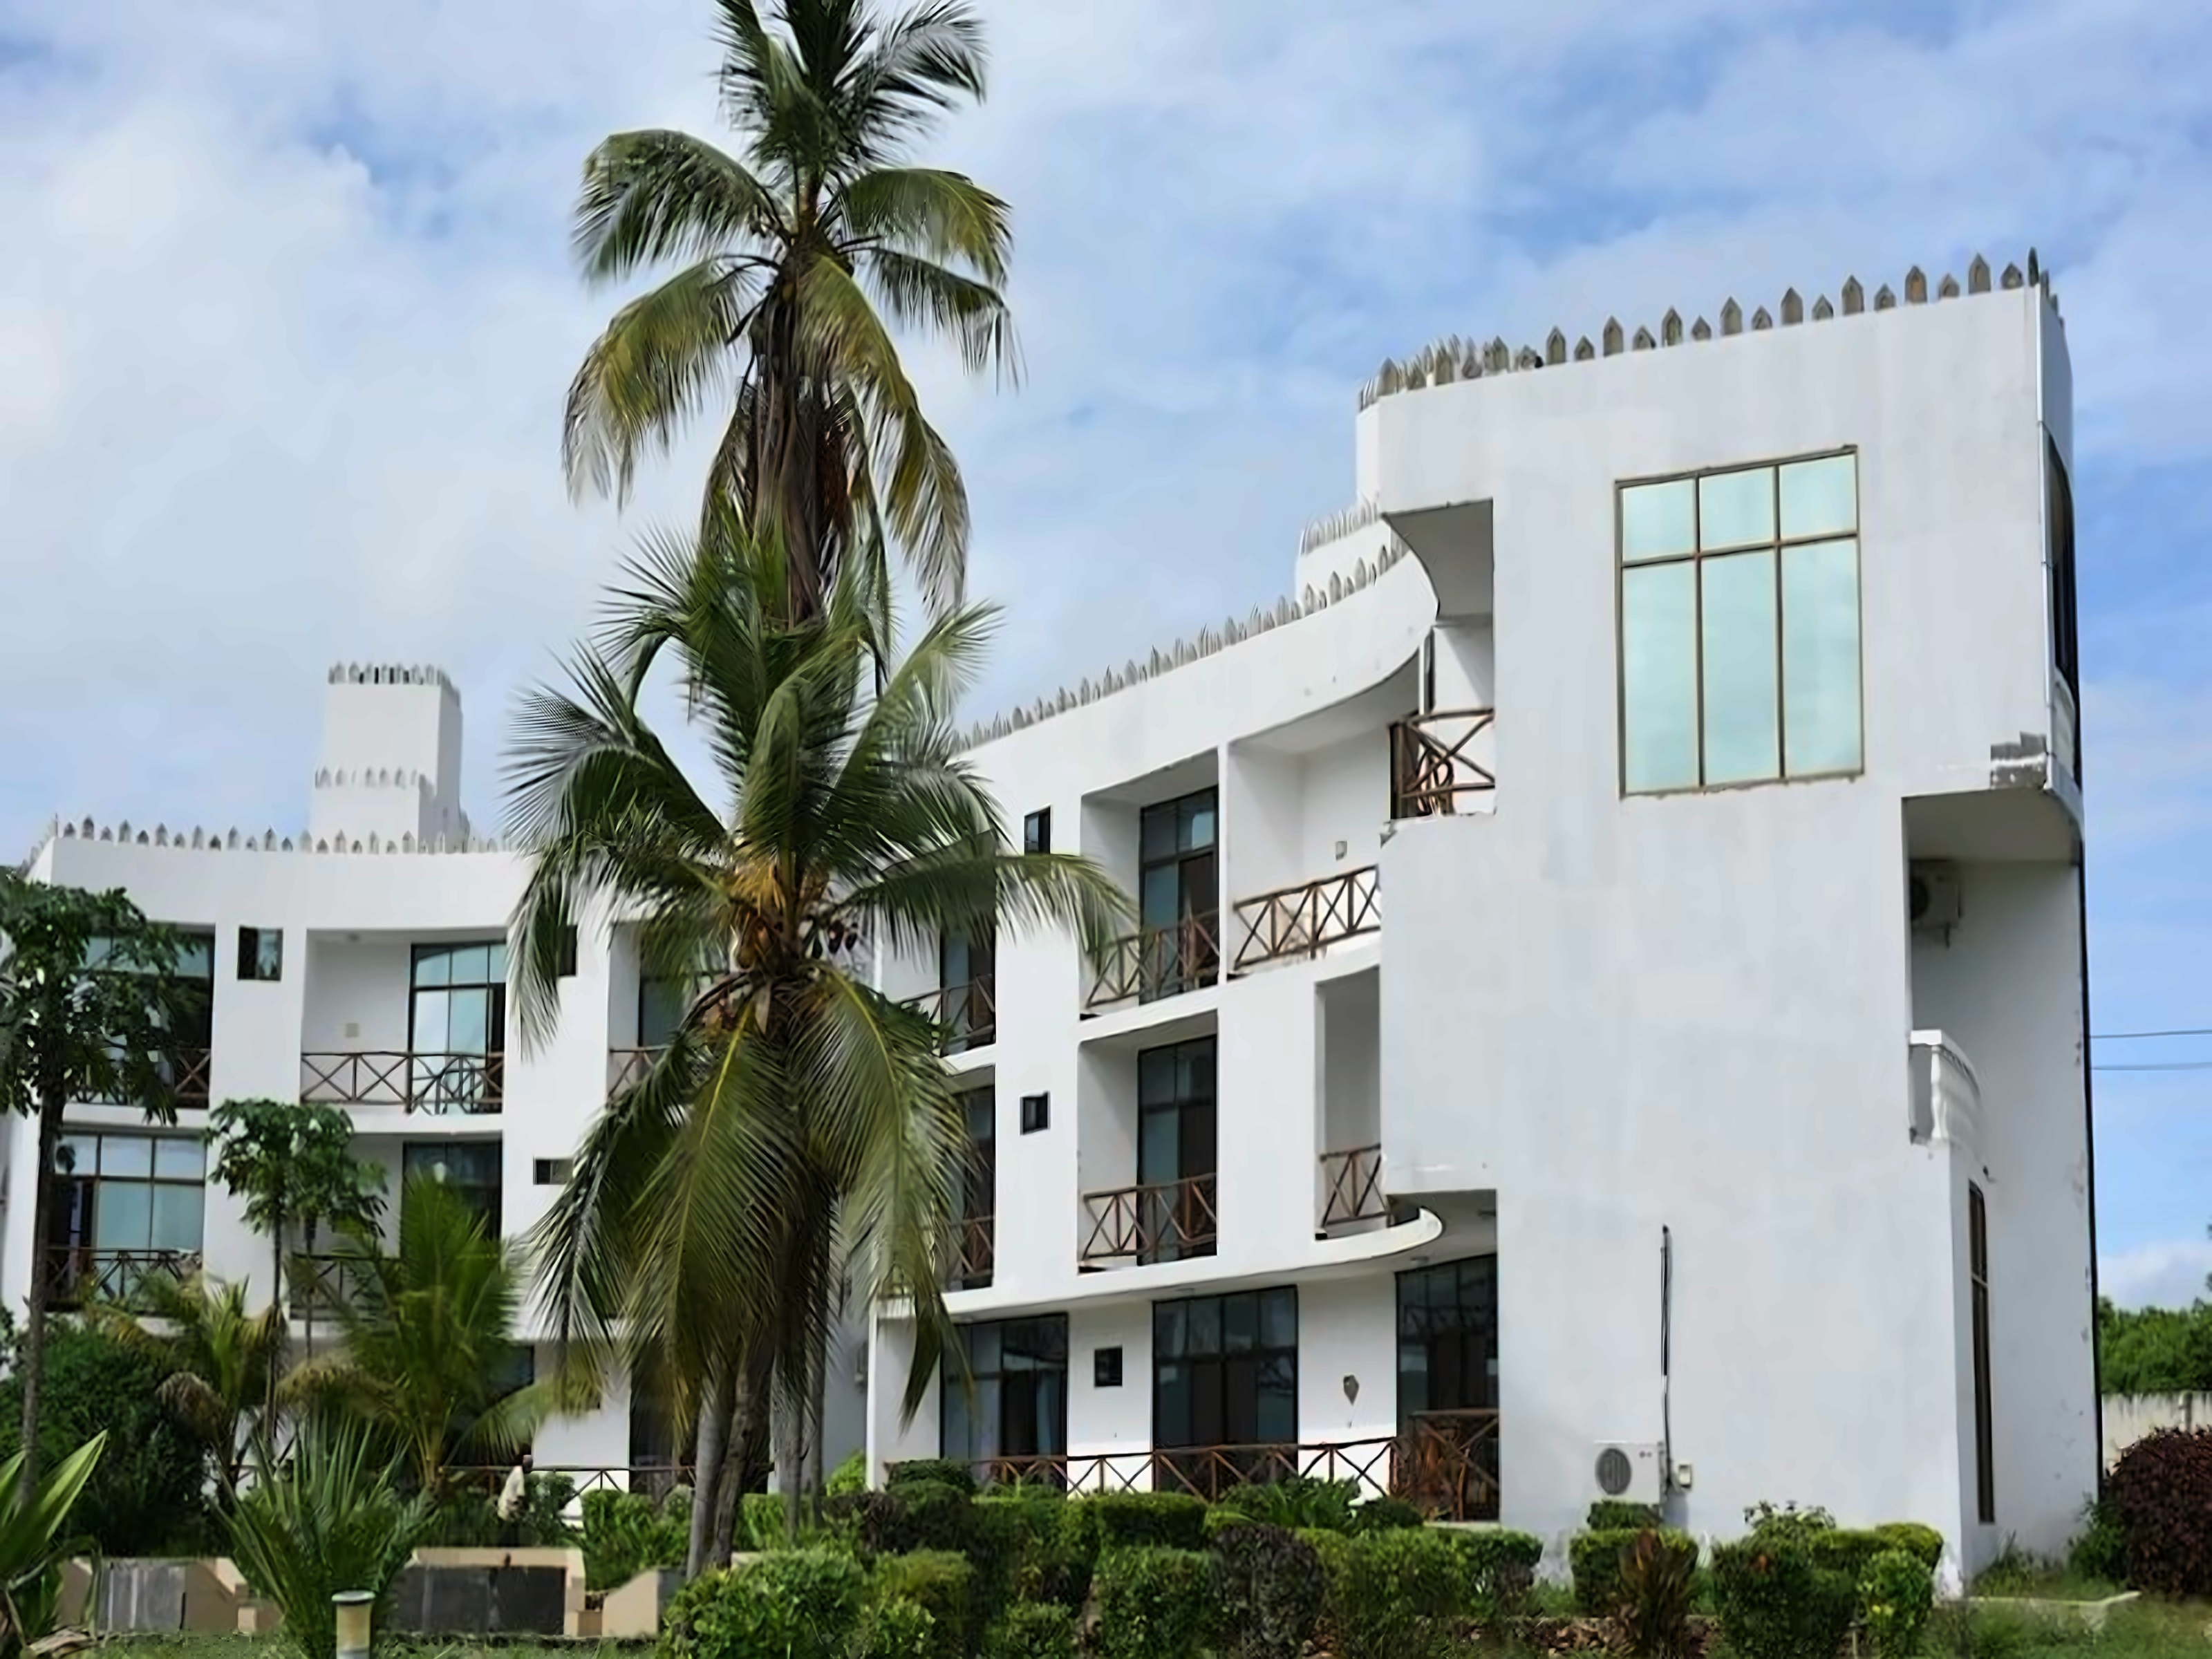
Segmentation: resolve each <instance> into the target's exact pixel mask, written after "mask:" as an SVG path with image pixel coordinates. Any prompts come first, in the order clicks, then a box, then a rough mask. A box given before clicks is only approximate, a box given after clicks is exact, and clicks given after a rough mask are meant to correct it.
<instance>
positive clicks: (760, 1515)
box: [732, 1492, 791, 1553]
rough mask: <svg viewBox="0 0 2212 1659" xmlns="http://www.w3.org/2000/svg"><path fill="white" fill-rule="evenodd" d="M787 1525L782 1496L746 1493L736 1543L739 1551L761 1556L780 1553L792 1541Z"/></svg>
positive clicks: (740, 1507)
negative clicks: (751, 1552) (760, 1554)
mask: <svg viewBox="0 0 2212 1659" xmlns="http://www.w3.org/2000/svg"><path fill="white" fill-rule="evenodd" d="M783 1522H784V1516H783V1494H782V1493H781V1492H745V1493H744V1494H743V1495H742V1496H740V1497H739V1498H738V1515H737V1524H736V1526H735V1527H734V1528H732V1532H733V1534H735V1536H734V1538H733V1540H732V1542H733V1543H734V1544H735V1546H736V1547H737V1548H738V1549H741V1550H750V1551H754V1552H757V1553H764V1552H766V1551H769V1550H780V1549H781V1548H782V1547H784V1546H785V1545H786V1544H787V1543H789V1542H790V1541H791V1539H790V1536H789V1534H788V1533H787V1531H786V1530H785V1528H784V1523H783Z"/></svg>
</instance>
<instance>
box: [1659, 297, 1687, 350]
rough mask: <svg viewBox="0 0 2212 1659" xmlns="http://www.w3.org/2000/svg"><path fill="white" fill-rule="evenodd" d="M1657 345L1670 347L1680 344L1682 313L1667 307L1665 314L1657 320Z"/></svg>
mask: <svg viewBox="0 0 2212 1659" xmlns="http://www.w3.org/2000/svg"><path fill="white" fill-rule="evenodd" d="M1659 343H1660V344H1661V345H1670V346H1678V345H1680V344H1681V343H1682V313H1680V312H1679V311H1677V310H1675V309H1674V307H1672V306H1668V307H1667V314H1666V315H1665V316H1664V317H1662V318H1661V319H1659Z"/></svg>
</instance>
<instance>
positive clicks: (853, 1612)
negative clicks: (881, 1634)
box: [659, 1549, 867, 1659]
mask: <svg viewBox="0 0 2212 1659" xmlns="http://www.w3.org/2000/svg"><path fill="white" fill-rule="evenodd" d="M866 1589H867V1580H866V1576H865V1575H864V1574H863V1573H862V1572H861V1571H860V1564H859V1563H858V1562H857V1561H855V1560H854V1559H853V1558H852V1557H851V1556H849V1555H847V1554H844V1553H842V1552H840V1551H836V1550H826V1549H807V1550H786V1551H783V1552H782V1553H780V1554H776V1555H768V1556H763V1557H762V1558H761V1559H758V1560H757V1561H748V1562H745V1563H744V1564H743V1565H738V1566H735V1567H729V1568H726V1569H724V1570H722V1571H719V1572H709V1573H703V1574H702V1575H701V1576H700V1577H697V1578H695V1579H693V1580H692V1581H691V1582H690V1583H688V1584H686V1585H685V1586H684V1588H683V1589H681V1590H679V1591H678V1593H677V1595H676V1599H675V1600H674V1601H671V1602H670V1603H669V1607H668V1615H667V1617H666V1618H665V1620H663V1621H662V1623H661V1627H660V1644H659V1654H660V1656H661V1659H761V1656H763V1655H766V1654H773V1655H775V1659H847V1650H848V1648H849V1646H850V1645H851V1644H852V1641H853V1636H854V1630H855V1628H856V1627H857V1626H858V1625H859V1624H860V1608H861V1604H862V1602H863V1601H864V1599H865V1597H866Z"/></svg>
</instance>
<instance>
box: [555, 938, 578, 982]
mask: <svg viewBox="0 0 2212 1659" xmlns="http://www.w3.org/2000/svg"><path fill="white" fill-rule="evenodd" d="M558 956H559V960H558V961H556V963H554V967H553V972H554V975H555V976H556V977H557V978H560V979H574V978H575V977H576V930H575V929H574V927H563V928H562V930H561V945H560V950H559V952H558Z"/></svg>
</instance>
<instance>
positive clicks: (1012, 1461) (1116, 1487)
mask: <svg viewBox="0 0 2212 1659" xmlns="http://www.w3.org/2000/svg"><path fill="white" fill-rule="evenodd" d="M970 1467H971V1468H973V1469H974V1470H975V1478H976V1480H977V1481H978V1483H979V1484H981V1485H984V1486H1017V1485H1019V1486H1052V1487H1056V1488H1058V1489H1059V1490H1060V1491H1063V1492H1188V1493H1190V1494H1192V1495H1193V1496H1194V1497H1199V1498H1205V1499H1206V1500H1207V1501H1208V1502H1209V1503H1210V1502H1212V1501H1213V1500H1215V1499H1217V1498H1220V1497H1221V1496H1222V1495H1223V1494H1224V1493H1225V1492H1231V1491H1233V1490H1234V1489H1236V1488H1237V1487H1239V1486H1255V1485H1263V1484H1267V1483H1269V1482H1273V1481H1277V1480H1286V1479H1288V1478H1290V1477H1291V1476H1292V1475H1302V1476H1304V1477H1305V1478H1306V1479H1308V1480H1349V1481H1351V1482H1352V1483H1353V1484H1354V1485H1355V1486H1358V1487H1359V1488H1360V1489H1361V1490H1362V1491H1363V1492H1366V1493H1368V1494H1370V1495H1380V1494H1383V1493H1385V1492H1387V1493H1389V1494H1390V1495H1391V1496H1393V1497H1396V1498H1405V1499H1406V1500H1407V1501H1408V1502H1409V1503H1412V1504H1416V1505H1417V1506H1418V1507H1419V1508H1420V1509H1421V1510H1423V1511H1424V1512H1425V1514H1427V1515H1428V1516H1430V1517H1431V1518H1432V1519H1435V1520H1440V1521H1494V1520H1496V1519H1497V1518H1498V1413H1496V1412H1494V1411H1484V1412H1431V1413H1422V1414H1420V1415H1419V1416H1417V1417H1416V1418H1415V1419H1413V1424H1412V1425H1411V1426H1410V1427H1409V1428H1408V1430H1407V1432H1406V1433H1404V1434H1401V1435H1395V1436H1386V1437H1377V1438H1375V1439H1371V1440H1348V1441H1336V1442H1321V1443H1290V1442H1285V1443H1271V1444H1257V1445H1233V1446H1185V1447H1158V1448H1155V1449H1152V1450H1149V1451H1126V1452H1092V1453H1077V1454H1073V1455H1070V1454H1067V1453H1065V1452H1054V1453H1046V1454H1042V1455H1030V1456H1024V1455H1003V1456H998V1457H987V1458H981V1459H979V1460H978V1461H976V1462H975V1463H973V1464H971V1465H970Z"/></svg>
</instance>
